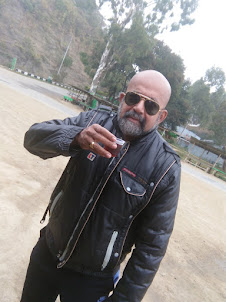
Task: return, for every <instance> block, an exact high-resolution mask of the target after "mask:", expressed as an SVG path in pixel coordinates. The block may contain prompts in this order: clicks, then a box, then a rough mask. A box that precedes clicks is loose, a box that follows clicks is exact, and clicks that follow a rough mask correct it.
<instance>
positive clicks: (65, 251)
mask: <svg viewBox="0 0 226 302" xmlns="http://www.w3.org/2000/svg"><path fill="white" fill-rule="evenodd" d="M129 146H130V143H128V147H127V149H126V150H125V152H124V153H123V155H122V156H121V158H120V159H119V161H118V162H117V164H116V165H115V167H114V169H112V171H111V172H110V174H109V176H108V178H107V179H106V181H105V183H104V184H103V186H102V188H101V191H100V193H99V195H98V196H97V198H96V200H95V202H94V205H93V207H92V209H91V210H90V212H89V215H88V217H87V219H86V221H85V222H84V224H83V227H82V229H81V231H80V233H79V234H78V236H77V239H76V241H75V243H74V245H73V248H72V249H71V252H70V254H69V256H68V257H67V259H65V260H63V259H64V257H65V255H66V254H67V251H68V247H69V243H70V242H71V240H72V239H73V233H74V232H75V231H76V229H77V228H78V225H79V222H80V220H81V218H82V216H83V215H84V213H85V211H86V209H87V207H88V206H89V205H90V203H91V202H92V201H93V197H94V196H95V193H96V191H97V189H98V188H99V185H98V186H97V188H96V190H95V192H94V194H93V196H92V197H91V199H90V201H89V202H88V204H87V206H86V207H85V209H84V211H83V212H82V214H81V216H80V219H79V221H78V223H77V225H76V227H75V228H74V231H73V233H72V235H71V237H70V239H69V240H68V243H67V246H66V248H65V250H64V252H63V254H62V255H61V256H60V257H59V261H62V262H60V263H59V264H58V265H57V268H62V267H63V266H64V265H65V263H66V262H67V261H68V260H69V258H70V257H71V255H72V253H73V251H74V249H75V247H76V244H77V242H78V240H79V237H80V235H81V233H82V231H83V229H84V227H85V226H86V224H87V222H88V220H89V217H90V215H91V214H92V212H93V209H94V208H95V206H96V203H97V201H98V199H99V198H100V195H101V194H102V192H103V189H104V187H105V186H106V183H107V182H108V180H109V178H110V177H111V175H112V173H113V172H114V171H115V169H116V167H117V166H118V164H119V163H120V161H121V160H122V158H123V157H124V156H125V154H126V153H127V151H128V149H129ZM112 160H113V159H112ZM111 163H112V161H111V162H110V164H111Z"/></svg>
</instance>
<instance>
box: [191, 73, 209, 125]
mask: <svg viewBox="0 0 226 302" xmlns="http://www.w3.org/2000/svg"><path fill="white" fill-rule="evenodd" d="M189 100H190V105H191V106H190V108H191V116H192V123H193V124H201V126H208V124H210V122H211V114H212V113H213V111H214V106H213V104H212V103H211V95H210V87H209V86H208V85H206V84H205V82H204V80H203V78H201V79H200V80H198V81H196V82H195V83H194V84H193V85H192V86H191V87H190V90H189Z"/></svg>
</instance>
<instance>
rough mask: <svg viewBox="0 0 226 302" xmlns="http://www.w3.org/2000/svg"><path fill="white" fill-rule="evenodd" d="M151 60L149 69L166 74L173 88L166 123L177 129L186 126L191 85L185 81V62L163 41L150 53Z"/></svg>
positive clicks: (158, 42)
mask: <svg viewBox="0 0 226 302" xmlns="http://www.w3.org/2000/svg"><path fill="white" fill-rule="evenodd" d="M150 58H151V61H150V67H149V68H151V69H156V70H158V71H160V72H161V73H162V74H164V76H165V77H166V78H167V79H168V80H169V82H170V85H171V87H172V95H171V98H170V102H169V104H168V105H167V110H168V112H169V114H168V117H167V119H166V123H167V125H168V126H169V127H170V128H172V129H175V128H176V126H178V125H184V124H185V123H186V121H187V120H188V118H189V108H190V106H189V101H188V89H189V87H190V83H189V82H188V81H185V80H184V70H185V67H184V64H183V60H182V59H181V57H180V56H178V55H176V54H174V53H173V52H172V50H171V49H170V48H169V47H168V46H167V45H165V44H164V43H163V42H161V41H157V43H156V45H155V46H154V48H153V49H152V52H151V53H150Z"/></svg>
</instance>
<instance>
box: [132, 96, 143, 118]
mask: <svg viewBox="0 0 226 302" xmlns="http://www.w3.org/2000/svg"><path fill="white" fill-rule="evenodd" d="M144 102H145V99H143V98H141V100H140V102H139V103H137V104H136V105H134V106H133V110H134V111H136V112H137V113H139V114H142V115H144V112H145V108H144Z"/></svg>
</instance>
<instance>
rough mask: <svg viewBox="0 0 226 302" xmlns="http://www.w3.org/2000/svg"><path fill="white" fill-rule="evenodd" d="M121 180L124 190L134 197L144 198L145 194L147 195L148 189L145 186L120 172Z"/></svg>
mask: <svg viewBox="0 0 226 302" xmlns="http://www.w3.org/2000/svg"><path fill="white" fill-rule="evenodd" d="M120 179H121V183H122V186H123V189H124V190H125V191H126V193H128V194H130V195H134V196H144V194H145V193H146V189H145V188H144V186H143V185H141V184H140V183H139V182H137V181H136V180H135V179H132V178H131V177H129V176H128V175H127V174H125V173H123V172H122V171H120Z"/></svg>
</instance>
